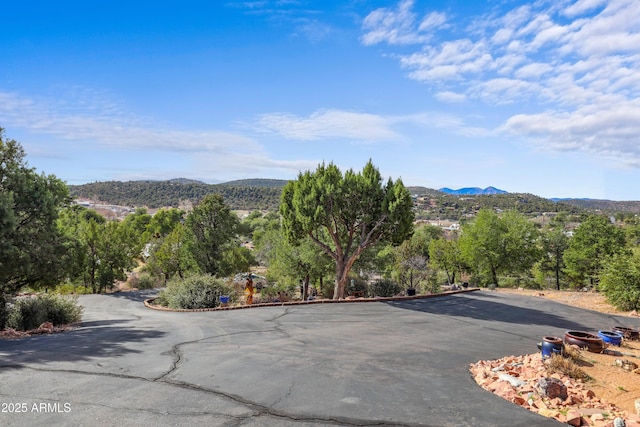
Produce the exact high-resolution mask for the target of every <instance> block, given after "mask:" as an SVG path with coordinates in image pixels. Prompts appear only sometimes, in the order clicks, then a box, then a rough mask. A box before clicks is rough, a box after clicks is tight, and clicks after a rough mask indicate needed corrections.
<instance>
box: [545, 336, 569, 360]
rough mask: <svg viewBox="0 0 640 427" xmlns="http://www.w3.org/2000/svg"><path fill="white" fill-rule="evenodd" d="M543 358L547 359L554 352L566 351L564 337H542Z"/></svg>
mask: <svg viewBox="0 0 640 427" xmlns="http://www.w3.org/2000/svg"><path fill="white" fill-rule="evenodd" d="M540 351H541V352H542V358H543V359H546V358H548V357H551V356H552V355H554V354H559V355H562V354H563V353H564V344H563V343H562V338H558V337H542V345H541V347H540Z"/></svg>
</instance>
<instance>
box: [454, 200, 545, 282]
mask: <svg viewBox="0 0 640 427" xmlns="http://www.w3.org/2000/svg"><path fill="white" fill-rule="evenodd" d="M537 238H538V231H537V230H536V228H535V226H534V224H533V223H532V222H531V221H529V220H527V218H526V217H525V216H524V215H522V214H521V213H519V212H516V211H507V212H505V213H504V214H503V215H502V216H499V215H498V214H497V213H496V212H495V211H493V210H491V209H481V210H480V211H479V212H478V215H477V216H476V218H475V219H474V220H473V221H472V222H470V223H466V224H464V225H463V227H462V234H461V236H460V239H459V245H460V250H461V252H462V255H463V258H464V259H465V261H466V262H467V264H468V265H470V266H472V268H473V270H474V271H476V272H477V273H478V274H480V276H481V277H484V278H485V280H490V281H491V283H494V284H496V285H498V284H499V282H498V276H499V275H503V274H514V273H515V274H518V273H524V272H526V271H528V270H530V269H531V267H532V266H533V264H534V263H535V262H536V261H537V260H538V258H539V250H538V247H537Z"/></svg>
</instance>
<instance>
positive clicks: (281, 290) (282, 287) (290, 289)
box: [260, 283, 296, 302]
mask: <svg viewBox="0 0 640 427" xmlns="http://www.w3.org/2000/svg"><path fill="white" fill-rule="evenodd" d="M295 288H296V285H295V284H284V283H278V284H273V285H271V286H267V287H265V288H262V290H261V291H260V301H261V302H274V301H276V300H277V301H283V300H289V299H290V298H291V295H292V294H293V293H294V292H295Z"/></svg>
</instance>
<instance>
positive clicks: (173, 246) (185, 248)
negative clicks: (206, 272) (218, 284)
mask: <svg viewBox="0 0 640 427" xmlns="http://www.w3.org/2000/svg"><path fill="white" fill-rule="evenodd" d="M188 238H189V234H188V233H187V230H186V228H185V227H184V226H183V225H182V224H180V223H178V224H177V225H176V226H175V227H174V228H173V230H172V231H170V232H169V234H168V235H166V236H165V237H160V238H158V239H157V240H158V242H157V244H156V245H154V247H155V248H156V249H155V250H154V251H153V252H152V253H151V256H150V258H149V262H148V264H147V266H148V269H149V270H150V271H151V272H152V273H154V274H155V275H156V276H161V277H162V278H163V279H164V281H165V283H166V282H167V281H168V280H170V279H172V278H173V277H174V276H175V275H178V276H179V277H180V278H181V279H184V278H185V276H186V273H188V272H191V271H193V272H198V264H197V263H196V261H195V259H194V258H193V255H192V254H191V250H190V248H189V242H188V241H187V239H188Z"/></svg>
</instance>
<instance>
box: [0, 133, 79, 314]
mask: <svg viewBox="0 0 640 427" xmlns="http://www.w3.org/2000/svg"><path fill="white" fill-rule="evenodd" d="M24 157H25V152H24V150H23V148H22V146H21V145H20V144H19V143H18V142H16V141H15V140H12V139H6V138H5V136H4V130H3V129H2V128H0V308H2V307H3V306H4V299H5V295H8V294H13V293H15V292H17V291H18V290H19V289H20V288H22V287H23V286H27V285H28V286H32V287H41V286H52V285H55V284H57V283H59V281H60V280H61V279H62V278H63V277H64V275H65V265H64V255H65V251H66V244H67V241H66V239H65V236H64V235H63V234H62V233H61V232H60V230H59V229H58V226H57V222H56V220H57V218H58V212H59V210H60V209H61V208H62V207H64V206H66V205H67V204H68V202H69V193H68V189H67V186H66V185H65V184H64V182H62V181H61V180H59V179H58V178H56V177H55V176H54V175H45V174H38V173H36V171H35V169H33V168H29V167H28V165H27V163H26V161H25V160H24Z"/></svg>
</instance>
